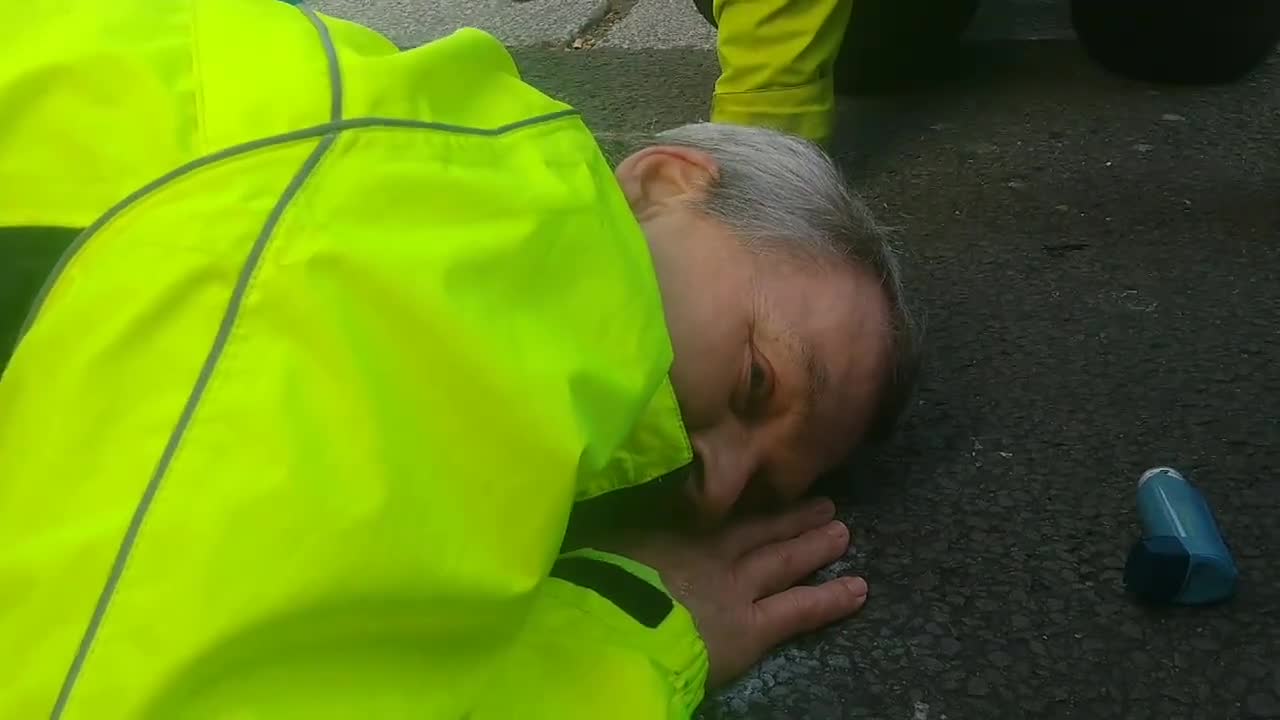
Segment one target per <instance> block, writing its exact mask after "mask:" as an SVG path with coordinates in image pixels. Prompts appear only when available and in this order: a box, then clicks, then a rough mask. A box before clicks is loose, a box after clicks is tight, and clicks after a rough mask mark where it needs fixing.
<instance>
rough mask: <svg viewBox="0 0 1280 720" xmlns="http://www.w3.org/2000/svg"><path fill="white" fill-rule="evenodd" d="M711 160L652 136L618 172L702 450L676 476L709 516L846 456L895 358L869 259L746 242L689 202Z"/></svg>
mask: <svg viewBox="0 0 1280 720" xmlns="http://www.w3.org/2000/svg"><path fill="white" fill-rule="evenodd" d="M716 173H717V168H716V166H715V162H714V160H713V159H712V158H710V157H709V156H706V155H704V154H702V153H700V152H697V151H694V150H689V149H685V148H679V147H654V148H648V149H646V150H644V151H641V152H640V153H637V154H636V155H633V156H631V157H630V158H628V159H627V160H625V161H624V162H623V163H622V164H621V165H619V167H618V170H617V175H618V179H619V182H620V184H621V186H622V188H623V191H624V193H625V194H626V195H627V198H628V200H629V202H630V203H631V206H632V209H633V210H634V211H635V213H636V217H637V219H638V220H639V222H640V225H641V227H642V228H643V229H644V233H645V236H646V238H647V239H648V241H649V244H650V248H651V250H652V255H653V260H654V267H655V270H656V272H657V276H658V281H659V285H660V286H661V289H662V295H663V303H664V307H665V311H666V318H667V325H668V328H669V331H670V334H671V341H672V346H673V349H674V351H675V361H674V364H673V366H672V370H671V378H672V383H673V385H674V387H675V390H676V395H677V398H678V400H679V402H680V407H681V413H682V414H683V416H684V420H685V425H686V428H687V430H688V432H689V435H690V438H691V440H692V443H693V448H694V453H695V461H694V464H693V466H692V467H690V468H688V471H687V472H686V473H682V474H681V475H680V476H679V477H678V478H676V479H675V480H674V485H673V486H670V487H669V488H668V489H669V490H670V491H671V492H672V493H673V494H674V495H675V496H676V499H675V505H676V510H677V512H684V513H688V515H689V516H690V517H689V520H691V521H692V522H693V524H695V525H698V526H703V527H706V526H713V525H716V524H718V523H719V522H721V521H723V520H724V519H726V518H727V517H728V516H729V515H731V514H733V513H735V512H737V511H754V510H763V509H772V508H777V507H778V506H780V505H783V504H785V503H787V502H789V501H791V500H794V499H796V498H798V497H800V496H801V495H803V494H804V493H805V492H806V491H807V490H808V489H809V487H810V485H812V483H813V482H814V481H815V480H816V479H817V478H818V476H820V475H821V474H822V473H824V472H826V471H827V470H830V469H831V468H833V467H834V466H836V465H838V464H839V463H840V462H841V461H842V460H844V459H845V458H846V457H847V456H848V455H849V454H850V453H851V452H852V451H853V449H854V448H855V447H856V445H857V444H858V440H859V438H860V437H861V436H862V434H863V433H864V430H865V428H866V427H867V425H868V423H869V422H870V420H871V416H872V414H873V408H874V405H875V404H876V402H877V391H878V389H879V388H880V386H881V385H882V378H883V377H884V375H885V372H886V370H887V367H888V356H889V347H890V335H889V327H890V317H889V306H888V300H887V298H886V296H885V294H884V292H883V291H882V290H881V288H880V285H879V283H878V281H877V278H876V277H874V276H873V275H872V274H871V273H870V272H869V271H864V270H861V269H858V268H856V267H853V266H851V265H850V264H848V263H845V262H842V261H840V260H838V259H832V260H831V261H823V260H818V259H811V258H806V257H803V256H801V255H796V256H792V255H789V254H787V253H786V252H782V251H776V250H775V251H771V252H769V251H766V252H761V251H758V250H754V249H750V248H747V247H745V246H744V245H743V244H742V243H741V242H739V241H738V239H737V238H735V237H734V235H733V234H732V232H731V231H730V230H729V229H728V228H727V227H725V226H724V224H723V223H721V222H719V221H717V220H715V219H713V218H711V217H709V216H707V215H706V214H705V213H703V212H701V211H699V210H697V209H696V208H694V207H691V206H690V200H693V199H697V198H699V197H700V196H701V193H703V192H704V189H705V188H706V187H707V186H708V184H709V183H711V182H714V180H715V177H716Z"/></svg>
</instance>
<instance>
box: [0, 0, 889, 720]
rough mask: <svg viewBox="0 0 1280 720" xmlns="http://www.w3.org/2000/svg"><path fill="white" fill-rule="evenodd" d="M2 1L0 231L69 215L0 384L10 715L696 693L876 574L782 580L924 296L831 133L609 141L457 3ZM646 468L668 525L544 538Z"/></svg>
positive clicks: (510, 710) (818, 620) (830, 610)
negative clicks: (905, 296) (7, 6)
mask: <svg viewBox="0 0 1280 720" xmlns="http://www.w3.org/2000/svg"><path fill="white" fill-rule="evenodd" d="M24 12H25V15H24V22H23V23H19V24H17V25H13V24H10V25H9V26H6V27H5V28H4V29H3V30H0V40H2V41H3V45H4V47H5V48H6V52H5V55H4V57H3V59H0V118H3V119H2V120H0V127H3V131H0V187H4V188H5V192H4V193H0V253H3V252H4V250H3V248H4V247H5V246H6V245H9V246H12V247H18V246H20V245H19V244H18V242H17V240H18V239H22V238H26V240H27V241H29V240H30V239H31V238H32V237H45V238H58V237H62V238H65V239H68V240H69V239H70V238H72V237H74V238H76V239H75V242H74V243H72V244H71V246H70V248H69V250H68V252H67V253H66V254H65V255H64V257H63V259H62V261H61V262H60V263H59V264H58V266H57V267H56V268H55V269H54V270H53V272H52V273H51V275H50V277H49V279H48V281H47V282H46V284H45V287H44V289H43V290H42V291H41V293H40V294H39V296H38V297H37V298H36V299H35V302H34V305H33V308H32V310H31V314H30V315H29V316H28V318H27V321H26V323H25V324H24V326H23V327H22V328H21V332H20V340H19V341H18V344H17V347H16V350H15V351H14V353H13V355H12V357H11V358H9V360H8V364H7V367H5V369H4V375H3V377H2V379H0V587H2V588H4V590H3V596H4V600H3V602H0V656H3V657H4V658H5V659H6V667H7V668H8V671H7V673H6V682H5V683H3V684H0V717H5V718H34V717H54V718H66V719H68V720H69V719H71V718H92V719H93V720H112V719H114V718H232V717H235V718H273V719H281V718H308V720H313V719H315V718H400V717H404V718H409V717H412V718H437V717H438V718H458V717H469V718H473V719H478V718H535V717H554V718H568V717H583V718H600V717H618V718H625V717H635V718H660V717H687V716H688V715H690V714H691V713H692V711H693V709H694V708H695V706H696V705H697V703H698V702H699V701H700V699H701V698H702V697H703V694H704V692H705V690H706V688H707V687H708V685H710V686H712V687H714V686H716V685H718V684H720V683H723V682H725V681H726V680H728V679H730V678H732V677H733V676H734V675H735V674H737V673H739V672H741V671H742V670H744V669H745V668H747V667H748V666H749V665H750V664H751V663H752V662H754V661H756V660H757V659H758V658H759V657H760V656H761V655H762V654H763V653H764V652H765V651H766V650H767V649H768V648H769V647H770V646H771V645H773V644H775V643H778V642H781V641H784V640H786V639H788V638H790V637H792V636H794V635H796V634H798V633H800V632H804V631H807V630H810V629H813V628H817V627H819V626H822V625H824V624H827V623H829V622H832V621H835V620H837V619H839V618H842V617H845V616H847V615H849V614H851V613H853V612H855V611H857V610H858V609H859V608H860V607H861V606H862V605H863V603H864V601H865V598H866V596H867V588H866V584H865V583H864V582H863V581H862V580H861V579H856V578H841V579H838V580H834V581H831V582H828V583H826V584H823V585H819V586H807V585H798V583H801V582H802V580H803V579H804V578H805V577H806V576H807V575H808V574H809V573H811V572H812V571H813V570H815V569H817V568H820V567H822V566H823V565H825V564H827V563H829V562H831V561H832V560H834V559H835V558H837V557H839V556H840V555H841V554H842V553H843V552H844V551H845V549H846V547H847V545H848V542H849V534H848V531H847V529H846V528H845V527H844V526H843V525H841V524H839V523H838V522H834V521H833V509H832V506H831V505H830V503H829V502H815V501H809V502H808V503H800V504H796V501H797V500H799V499H800V498H801V497H802V496H803V495H805V494H806V491H807V490H808V488H809V486H810V484H811V482H812V481H813V480H814V479H815V478H816V477H817V476H818V475H819V474H821V473H823V472H824V471H826V470H828V469H830V468H833V467H834V466H836V465H838V464H839V463H841V462H842V460H844V459H845V458H846V457H847V456H848V455H849V454H850V453H851V452H852V451H853V449H854V448H855V446H857V445H858V444H859V443H860V442H863V441H865V440H871V439H875V438H877V437H880V436H883V435H885V434H886V433H887V432H888V430H889V429H890V428H891V427H892V426H893V424H894V418H895V416H896V415H897V414H898V411H899V409H900V408H901V406H902V405H903V402H904V401H903V398H904V397H905V389H906V388H907V387H908V385H909V382H908V381H909V379H910V375H911V372H910V371H911V368H912V363H911V358H912V352H911V349H912V343H911V337H912V332H911V330H912V325H911V322H910V317H909V315H908V314H907V313H906V311H905V310H904V306H903V304H902V299H901V289H900V287H899V280H898V270H897V267H896V264H895V259H894V256H893V254H892V253H891V252H890V250H889V249H888V247H887V245H886V243H885V241H884V238H883V235H882V233H881V232H880V230H879V229H878V228H877V226H876V225H875V223H874V222H873V220H872V219H871V217H870V216H869V215H868V213H867V210H866V209H865V207H864V206H863V205H862V204H861V203H860V201H859V200H857V199H856V198H855V197H854V196H852V195H851V194H850V193H849V192H848V191H847V190H846V189H845V186H844V185H843V183H842V182H841V179H840V177H839V176H838V174H837V173H836V171H835V170H834V168H833V167H832V165H831V163H830V162H829V161H828V160H827V158H826V157H825V156H823V155H822V154H821V153H820V152H818V151H817V150H815V149H813V148H812V147H811V146H809V145H807V144H805V143H804V142H802V141H799V140H796V139H792V138H789V137H786V136H783V135H779V134H776V133H774V132H771V131H766V130H759V129H750V128H745V127H733V126H726V125H713V124H703V125H693V126H687V127H682V128H678V129H675V130H672V131H670V132H667V133H663V134H662V135H660V136H659V137H657V138H654V139H652V141H651V142H648V143H644V144H643V147H642V148H641V149H639V150H637V151H636V152H634V153H632V154H630V155H629V156H627V157H626V158H625V159H624V160H622V161H621V162H620V163H618V164H617V167H616V168H611V167H610V166H609V164H608V163H607V162H606V160H605V158H604V156H603V154H602V152H601V150H600V147H599V146H598V145H597V142H596V140H595V139H594V138H593V137H592V135H591V133H590V132H589V131H588V129H587V127H586V126H585V125H584V124H583V122H582V120H581V119H580V118H579V117H578V115H577V114H576V113H575V112H574V111H573V110H572V109H570V108H568V107H567V106H565V105H564V104H562V103H559V102H557V101H555V100H552V99H550V98H548V97H546V96H544V95H543V94H541V93H539V92H538V91H537V90H535V89H534V88H532V87H529V86H528V85H526V84H524V83H522V82H521V80H520V79H519V77H518V75H517V72H516V69H515V67H514V64H513V62H512V60H511V58H510V57H509V56H508V54H507V53H506V51H505V50H504V49H503V48H502V46H501V45H500V44H499V43H498V42H496V41H495V40H494V39H493V38H491V37H489V36H488V35H485V34H483V33H481V32H479V31H474V30H464V31H460V32H458V33H456V34H454V35H452V36H451V37H448V38H446V39H443V40H440V41H438V42H435V43H431V44H429V45H427V46H424V47H421V48H418V49H416V50H412V51H407V52H400V51H398V50H397V49H396V48H395V47H393V46H392V45H391V44H390V43H389V42H388V41H386V40H385V39H383V38H381V37H380V36H378V35H376V34H375V33H373V32H371V31H369V30H367V29H364V28H362V27H359V26H356V25H353V24H351V23H348V22H343V21H340V20H335V19H332V18H326V17H320V16H318V15H316V14H314V13H312V12H310V11H308V10H306V9H300V8H297V7H293V6H290V5H288V4H285V3H279V2H274V1H272V0H172V1H171V2H166V3H159V4H157V3H152V2H143V1H142V0H122V1H120V2H114V3H104V2H100V0H59V1H58V2H53V0H37V1H36V2H34V3H29V4H28V5H27V6H25V10H24ZM6 239H7V240H9V241H14V242H12V243H6ZM51 241H52V240H51ZM654 489H656V490H654ZM633 493H634V494H635V495H632V494H633ZM646 493H647V494H648V496H649V497H652V496H653V494H654V493H657V494H659V495H661V496H662V497H663V499H664V502H665V503H666V504H665V507H666V508H667V512H668V513H669V514H672V515H677V514H678V515H679V516H680V517H681V518H683V520H684V522H682V524H681V525H679V526H678V527H677V528H674V529H663V530H658V529H655V530H650V531H646V532H641V533H638V534H623V533H613V534H610V535H607V536H605V537H602V538H598V542H592V543H591V544H589V545H588V546H587V547H581V548H578V549H575V550H572V551H570V552H562V549H561V545H562V540H563V538H564V535H565V531H566V527H567V526H568V524H569V520H570V514H571V511H572V510H573V508H574V507H575V504H576V503H579V502H580V501H586V500H588V499H591V498H601V497H609V498H628V497H633V496H634V497H639V495H643V494H646ZM754 511H764V512H763V513H762V512H754ZM681 528H683V529H681Z"/></svg>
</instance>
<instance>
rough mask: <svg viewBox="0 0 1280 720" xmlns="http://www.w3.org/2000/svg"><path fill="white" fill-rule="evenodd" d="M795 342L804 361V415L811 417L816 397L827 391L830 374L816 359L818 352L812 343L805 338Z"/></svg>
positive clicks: (814, 410) (815, 408) (814, 409)
mask: <svg viewBox="0 0 1280 720" xmlns="http://www.w3.org/2000/svg"><path fill="white" fill-rule="evenodd" d="M797 344H798V346H799V349H800V358H801V360H802V361H803V363H804V374H805V388H804V389H805V415H806V416H807V418H809V419H812V418H813V416H814V415H816V414H817V407H818V398H820V397H822V395H823V393H825V392H826V391H827V381H828V379H829V377H830V375H829V373H828V372H827V368H826V366H825V365H823V364H822V362H821V361H820V360H818V354H817V353H816V352H814V351H813V345H812V344H810V343H809V342H807V341H805V340H798V343H797Z"/></svg>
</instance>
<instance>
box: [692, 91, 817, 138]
mask: <svg viewBox="0 0 1280 720" xmlns="http://www.w3.org/2000/svg"><path fill="white" fill-rule="evenodd" d="M711 121H712V122H716V123H726V124H730V125H747V126H753V127H765V128H770V129H773V130H779V131H781V132H784V133H788V134H790V135H797V136H799V137H802V138H805V139H806V140H810V141H812V142H815V143H817V144H819V145H825V144H827V143H828V142H829V141H830V139H831V135H832V133H833V132H834V131H835V122H836V102H835V88H834V85H833V84H832V81H831V79H830V78H823V79H821V80H819V81H818V82H814V83H810V84H808V85H797V86H794V87H784V88H770V89H767V90H751V91H746V92H724V91H717V92H716V93H715V94H714V95H713V96H712V99H711Z"/></svg>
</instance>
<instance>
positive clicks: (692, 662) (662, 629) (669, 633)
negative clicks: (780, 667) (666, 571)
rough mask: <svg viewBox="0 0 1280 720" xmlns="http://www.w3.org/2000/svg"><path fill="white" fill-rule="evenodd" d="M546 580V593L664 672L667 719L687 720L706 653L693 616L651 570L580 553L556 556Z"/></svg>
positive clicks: (702, 688) (701, 686)
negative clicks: (668, 685)
mask: <svg viewBox="0 0 1280 720" xmlns="http://www.w3.org/2000/svg"><path fill="white" fill-rule="evenodd" d="M551 580H552V582H551V583H550V585H551V589H552V591H553V592H562V593H563V594H564V596H565V597H564V598H563V600H564V601H565V602H569V603H572V604H574V605H577V606H578V607H579V609H581V610H582V611H583V612H585V613H586V614H588V615H591V616H593V617H595V618H596V619H598V620H599V621H601V622H602V623H605V624H607V625H608V626H609V627H610V630H611V632H612V635H613V636H614V637H616V638H617V640H618V642H619V643H620V644H625V645H629V646H631V647H632V648H633V649H635V650H636V651H637V652H640V653H643V654H644V655H646V656H647V657H649V658H650V659H651V660H652V661H653V662H655V663H656V664H657V665H658V666H660V667H662V668H663V669H665V670H666V671H667V672H668V673H669V680H670V683H671V687H672V691H673V696H672V699H671V700H672V710H673V715H674V716H676V717H687V716H690V715H692V713H693V711H694V709H695V708H696V707H697V706H698V704H699V703H700V702H702V698H703V695H704V694H705V692H706V685H707V671H708V663H707V648H706V644H705V643H704V642H703V641H702V637H701V636H700V635H699V634H698V630H697V626H696V625H695V624H694V621H693V616H692V615H690V614H689V611H688V610H687V609H686V608H685V607H684V606H683V605H681V604H680V603H679V602H677V601H676V600H675V599H674V598H673V597H672V595H671V593H670V592H668V590H667V588H666V586H665V585H663V583H662V579H661V578H660V577H659V575H658V573H657V571H655V570H654V569H653V568H650V567H648V566H647V565H643V564H641V563H638V562H635V561H634V560H631V559H629V558H625V557H622V556H620V555H614V554H613V553H607V552H602V551H599V550H591V549H582V550H575V551H573V552H570V553H566V554H564V555H561V556H560V558H559V559H557V561H556V563H555V565H553V566H552V569H551ZM570 586H572V587H570ZM578 589H582V590H587V591H589V592H585V593H584V592H579V591H578Z"/></svg>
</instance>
